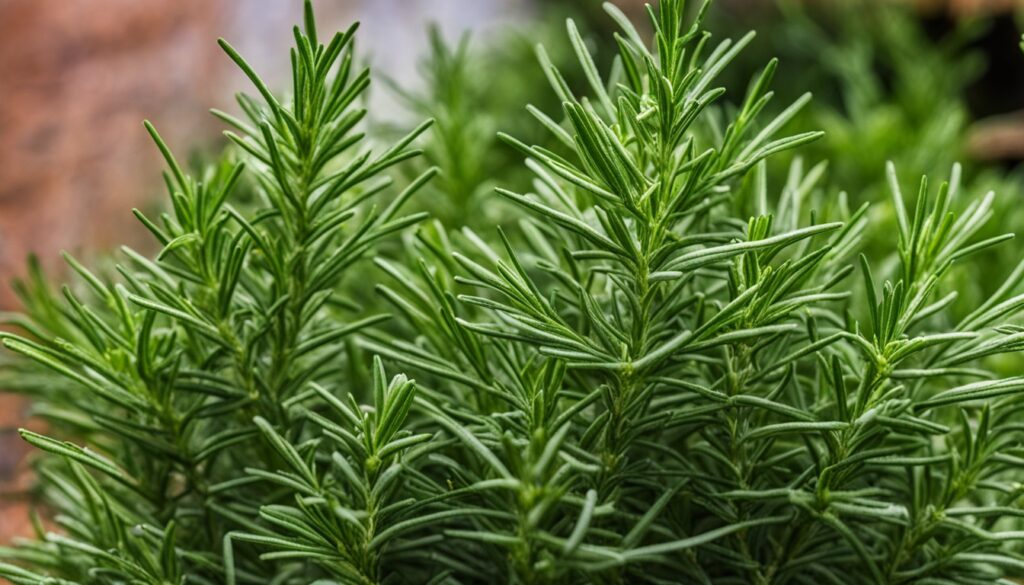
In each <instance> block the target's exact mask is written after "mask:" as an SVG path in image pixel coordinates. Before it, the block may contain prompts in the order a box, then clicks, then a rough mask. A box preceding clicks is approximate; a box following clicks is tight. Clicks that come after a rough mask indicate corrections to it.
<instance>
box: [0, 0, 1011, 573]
mask: <svg viewBox="0 0 1024 585" xmlns="http://www.w3.org/2000/svg"><path fill="white" fill-rule="evenodd" d="M704 8H706V5H705V6H704ZM606 9H607V12H608V14H609V15H610V17H611V18H612V19H613V20H614V21H615V22H616V23H617V24H618V26H619V27H620V28H621V32H620V33H619V34H617V35H616V36H615V38H614V43H610V44H609V45H608V46H609V47H612V46H614V47H615V48H617V50H618V55H617V58H616V59H615V63H614V66H613V67H612V70H611V72H610V74H607V75H605V76H602V75H601V74H600V73H599V71H598V68H597V66H596V65H595V64H594V60H593V59H592V57H591V55H590V52H589V49H588V48H587V44H586V43H585V42H584V40H583V39H582V38H581V36H580V34H579V33H578V32H577V29H576V27H575V26H574V25H573V23H572V22H571V21H570V22H569V24H568V32H569V41H570V43H569V46H570V47H571V48H572V50H573V52H574V53H575V55H576V57H577V58H578V61H579V67H580V70H581V71H582V73H583V79H584V80H585V84H584V86H583V87H582V88H581V91H577V90H574V88H572V87H571V86H570V85H569V84H568V83H567V82H566V81H565V78H564V77H563V76H562V73H561V72H560V70H559V69H558V68H556V67H554V66H553V65H552V64H551V60H550V59H549V58H548V57H547V55H546V53H545V52H544V51H543V49H541V50H540V51H539V56H540V63H541V68H542V71H543V73H544V74H545V76H546V77H547V79H548V81H550V85H551V86H552V89H553V91H554V94H555V95H556V96H557V99H558V100H559V101H560V102H561V104H562V110H561V111H560V112H554V111H548V112H542V111H541V110H539V109H536V108H529V113H530V114H532V115H533V117H534V118H535V122H536V124H537V125H538V127H539V128H541V129H543V130H545V131H546V132H548V133H549V138H548V139H547V140H548V142H547V143H546V144H548V146H547V147H544V146H531V145H528V144H526V143H523V142H521V141H520V140H518V139H517V138H516V137H513V136H507V135H504V134H502V135H500V139H501V140H503V141H504V142H505V143H506V144H508V145H509V146H510V147H511V148H514V149H516V150H517V151H519V153H520V155H521V156H520V158H523V159H525V160H526V162H525V168H526V169H527V170H528V171H529V172H530V173H531V174H532V177H533V180H532V187H531V188H530V191H531V192H530V193H527V194H523V193H519V192H515V191H512V190H507V189H505V188H502V187H499V188H498V189H497V190H496V191H495V192H494V193H493V194H491V195H490V196H489V197H491V198H494V199H498V198H500V199H501V200H502V201H503V202H504V203H503V204H504V205H507V206H508V207H509V208H514V209H516V210H517V211H516V213H515V215H514V216H513V220H512V221H508V222H503V224H506V228H505V229H496V228H491V229H488V227H487V226H486V225H485V224H484V222H477V224H476V225H475V226H473V229H470V227H462V226H449V225H446V224H444V223H442V222H440V221H438V220H437V219H431V218H429V217H428V216H429V210H430V207H431V203H430V201H420V202H418V203H417V205H418V208H419V209H424V210H425V211H418V212H403V208H404V207H405V206H406V204H407V203H410V205H411V204H412V201H415V200H416V199H417V193H418V192H419V193H424V192H428V191H426V190H424V189H423V188H424V186H425V185H428V184H429V183H430V181H431V180H432V179H433V178H434V176H435V175H436V174H438V171H439V170H440V171H441V173H442V174H443V173H445V172H446V169H444V168H443V167H442V168H441V169H438V168H436V167H425V165H418V166H417V164H416V163H415V162H414V161H410V160H409V159H414V158H415V157H416V156H417V155H418V154H419V151H418V150H417V148H415V147H414V144H415V143H416V141H417V139H418V137H420V136H421V135H423V134H424V132H426V131H427V129H428V126H429V124H423V125H421V126H419V127H417V128H416V129H415V130H413V131H412V132H411V133H409V134H408V135H406V136H404V137H403V138H401V139H399V140H397V141H396V142H395V143H393V144H390V145H385V146H379V145H377V144H376V143H375V141H373V140H371V139H370V138H366V137H364V134H363V132H362V131H361V130H360V125H361V124H362V119H363V117H364V115H365V111H364V110H363V109H361V108H360V107H359V105H358V104H359V103H361V101H360V95H361V94H362V92H363V91H364V90H365V89H366V87H367V84H368V83H369V76H368V73H367V72H366V71H358V67H357V66H356V61H355V59H354V53H353V39H354V34H355V27H353V28H351V29H349V30H348V31H346V32H344V33H339V34H337V35H335V36H333V37H331V39H330V40H329V41H328V40H327V39H326V38H324V39H321V38H320V36H319V35H318V32H317V30H316V26H315V24H314V19H313V16H312V11H311V9H310V8H309V4H308V3H307V9H306V19H305V23H304V27H303V29H302V30H300V29H296V34H295V40H296V45H295V48H294V50H293V51H292V64H293V81H294V83H293V87H292V90H291V97H290V98H289V99H288V100H283V99H281V98H279V97H277V96H276V95H275V94H274V93H272V92H271V91H270V90H269V89H268V88H267V87H266V85H265V84H264V83H263V82H262V81H261V80H260V78H259V77H258V75H257V74H256V73H255V72H253V71H252V69H251V68H250V67H249V66H248V65H247V64H246V62H245V61H244V59H243V58H242V57H241V56H239V55H238V54H237V53H236V52H235V51H234V50H233V49H232V48H231V46H230V45H228V44H227V43H225V42H222V43H221V44H222V46H223V47H224V49H225V51H226V52H227V54H228V55H229V56H230V57H231V59H233V60H234V61H235V62H236V63H237V64H238V65H239V67H240V68H241V70H242V71H243V72H244V73H245V75H247V76H248V77H249V78H250V79H251V81H252V82H253V84H254V86H255V88H256V94H257V95H256V97H249V96H240V97H239V106H240V109H241V111H242V112H243V114H244V115H243V116H242V117H241V118H236V117H234V116H232V115H229V114H226V113H222V112H215V114H216V115H217V116H218V117H219V118H220V119H222V120H223V121H224V122H225V123H226V124H227V125H228V126H230V127H231V130H230V131H228V132H227V136H228V138H229V139H230V140H231V142H232V143H233V147H232V148H230V149H229V150H228V152H227V153H226V155H225V157H224V160H223V161H221V162H219V163H217V164H213V165H211V166H210V167H209V168H206V169H203V170H201V171H199V172H197V173H196V174H190V173H189V172H188V171H187V170H186V169H185V168H183V167H182V166H180V165H179V164H178V163H177V162H176V160H175V158H174V156H173V155H172V154H171V152H170V150H169V148H168V147H167V145H166V144H164V142H163V141H162V140H161V139H160V137H159V135H158V134H157V132H156V130H155V129H153V128H152V127H151V126H148V125H147V129H148V130H149V131H150V133H151V134H152V136H153V138H154V140H155V141H156V144H157V146H158V148H159V149H160V151H161V152H162V153H163V155H164V156H165V158H166V160H167V165H168V169H169V171H168V173H167V174H166V183H167V188H168V192H169V193H170V203H171V205H170V207H169V210H168V212H167V213H165V214H161V216H160V217H158V218H149V217H146V216H145V215H143V214H142V213H140V212H136V216H137V217H138V219H139V220H140V221H141V222H142V223H143V224H144V225H145V226H146V227H147V228H148V229H149V230H150V231H151V232H152V233H153V235H154V237H155V238H156V240H157V241H158V242H159V244H160V246H161V249H160V251H159V253H158V254H157V255H155V256H154V257H148V256H146V255H144V254H141V253H138V252H134V251H132V250H127V249H126V250H124V254H123V256H122V259H121V262H120V263H119V264H117V265H116V270H115V271H113V272H110V273H106V272H102V271H90V270H89V269H87V268H86V267H85V266H83V265H82V264H81V263H79V262H78V261H76V260H75V259H73V258H71V257H68V258H67V259H68V262H69V264H70V266H71V267H72V268H73V269H74V270H75V271H76V272H77V273H78V275H79V276H80V281H79V283H78V284H77V285H76V286H74V287H64V288H62V289H61V290H60V292H56V291H53V290H52V288H51V287H50V286H49V285H48V283H47V281H46V279H45V278H44V277H43V276H42V275H41V274H40V273H39V272H38V271H33V272H32V276H31V277H30V278H29V279H27V280H26V281H25V282H23V283H21V284H20V285H19V291H20V293H21V294H22V297H23V299H24V302H25V311H26V314H25V315H24V316H15V317H12V319H11V321H12V322H14V323H15V324H16V325H18V326H19V327H20V328H21V329H22V330H23V331H22V334H20V335H16V334H10V333H5V334H3V343H4V345H6V346H7V348H8V349H10V350H12V351H13V353H14V354H17V355H19V356H20V357H19V358H18V359H14V360H12V361H11V362H10V363H9V364H8V366H7V380H8V384H9V385H10V386H11V387H12V388H14V389H16V390H19V391H22V392H25V393H27V394H30V395H31V396H33V397H34V400H35V412H36V414H37V415H38V416H39V417H41V418H43V419H45V420H47V421H49V429H50V431H49V432H50V433H52V436H44V435H41V434H36V433H33V432H30V431H23V432H22V436H23V437H24V438H25V440H27V441H28V442H29V443H31V444H32V445H34V446H35V447H37V448H38V449H39V451H40V454H39V456H38V457H37V458H36V467H37V472H38V477H39V498H40V501H41V503H42V504H44V506H45V508H44V512H45V513H44V514H43V516H45V517H46V518H47V519H48V520H46V521H43V520H40V521H39V522H38V523H37V526H38V535H37V536H38V537H37V538H36V539H35V540H30V541H25V542H21V543H18V544H17V546H15V547H13V548H9V549H4V550H3V551H2V556H3V558H5V559H6V561H7V562H3V563H0V575H2V576H4V577H6V578H7V579H9V580H11V581H12V582H13V583H16V584H18V585H24V584H31V585H36V584H44V583H46V584H70V583H80V584H94V583H96V584H100V583H102V584H107V583H109V584H115V583H116V584H121V583H137V584H170V583H174V584H178V583H232V584H240V583H274V584H292V583H295V584H299V583H310V582H316V583H319V584H321V585H327V584H331V583H592V582H598V583H635V582H651V583H715V584H719V583H755V584H769V583H772V584H782V583H893V584H896V583H922V584H925V583H931V584H942V583H949V584H952V583H999V582H1003V583H1007V582H1009V581H1007V579H1009V578H1012V577H1013V576H1015V575H1021V574H1024V558H1022V557H1021V556H1020V554H1019V548H1018V547H1017V546H1016V545H1015V543H1016V541H1018V540H1020V539H1022V538H1024V531H1022V530H1018V528H1020V526H1019V521H1018V520H1017V519H1018V518H1019V517H1020V516H1021V515H1022V512H1021V508H1020V507H1019V506H1018V499H1019V497H1020V495H1021V491H1022V489H1024V488H1022V485H1024V484H1021V483H1020V482H1019V481H1018V480H1017V478H1018V471H1017V469H1018V468H1019V467H1020V465H1021V463H1022V462H1024V458H1022V457H1024V453H1021V447H1020V446H1019V444H1018V443H1019V442H1018V440H1017V438H1016V437H1017V435H1015V434H1014V433H1015V432H1019V431H1020V428H1019V423H1018V422H1016V421H1015V418H1016V416H1017V415H1018V413H1019V411H1020V409H1021V404H1022V402H1021V398H1020V396H1021V393H1022V391H1024V377H1003V376H1001V375H1000V374H999V373H997V369H995V368H993V367H992V366H991V364H992V360H993V359H994V358H998V357H1000V356H1002V357H1003V359H1005V354H1011V353H1013V352H1016V351H1017V350H1019V349H1020V348H1021V347H1022V341H1024V329H1022V328H1021V327H1019V326H1016V325H1014V324H1013V323H1012V322H1013V319H1014V318H1015V316H1016V315H1017V314H1018V313H1019V311H1020V310H1021V309H1022V308H1024V295H1020V294H1017V293H1016V291H1017V290H1018V289H1019V285H1020V283H1021V280H1024V263H1022V264H1020V265H1018V266H1017V267H1016V268H1015V269H1013V270H1011V271H1009V274H1007V275H1006V280H1005V282H1004V284H1002V285H1001V286H999V287H998V289H997V290H996V291H995V293H994V294H992V295H991V296H988V297H987V298H985V299H983V300H982V302H980V303H979V304H978V305H977V306H975V307H973V308H972V309H971V310H969V311H966V312H965V314H966V316H965V317H962V318H961V317H957V316H956V315H957V314H956V313H954V312H952V307H953V306H954V305H955V303H956V282H955V281H953V282H950V280H949V275H950V274H951V270H952V267H953V265H954V263H955V262H957V261H960V262H963V261H964V260H965V259H967V261H968V262H969V261H970V260H969V258H970V256H971V255H972V254H974V253H977V252H981V251H983V250H987V249H988V248H990V247H991V246H994V245H996V244H1000V243H1002V242H1004V241H1005V240H1006V239H1007V238H1008V236H979V235H978V234H979V233H980V232H981V231H982V230H983V229H991V228H985V224H986V222H987V221H988V220H989V219H991V216H992V215H993V207H992V206H993V196H992V195H988V196H985V197H982V198H967V197H964V195H963V194H962V193H963V188H962V187H961V186H960V171H959V168H958V167H954V168H953V170H952V173H951V176H950V179H949V181H948V182H943V183H941V184H940V185H939V186H938V187H937V188H936V187H933V186H931V185H930V184H929V183H928V181H926V180H922V181H921V183H920V188H919V189H917V191H916V193H909V192H908V193H906V194H905V193H904V192H903V191H902V190H901V188H900V184H899V181H898V180H897V177H896V169H895V168H892V167H890V168H889V169H888V175H887V181H888V185H889V191H890V195H891V199H890V203H889V204H890V205H891V206H892V209H893V213H894V214H895V217H896V226H897V233H895V234H892V237H891V238H890V240H891V241H890V246H889V249H888V251H887V253H886V254H885V255H884V256H881V257H872V258H868V257H867V256H865V255H862V254H859V250H861V249H865V248H864V246H863V241H862V240H863V236H864V233H865V230H866V228H867V226H868V223H869V220H868V217H869V216H868V215H867V204H865V205H862V206H859V207H852V206H851V205H850V204H849V202H848V201H847V199H846V198H845V197H843V196H835V195H831V194H829V193H827V192H826V190H824V189H819V188H817V187H816V185H817V184H818V182H819V181H820V180H821V177H822V175H823V168H822V167H812V168H811V169H810V170H809V171H807V172H806V173H805V172H804V166H803V165H802V163H800V162H799V160H794V162H793V163H792V165H791V166H790V172H789V174H788V178H787V179H786V182H785V184H783V185H781V186H776V185H770V184H769V183H770V182H771V181H769V176H770V173H769V172H768V166H767V165H768V162H769V160H770V159H778V156H779V153H780V152H782V151H785V150H789V149H793V148H796V147H798V146H800V145H802V144H804V143H807V142H809V141H812V140H815V139H816V138H818V137H819V135H820V134H819V133H817V132H808V133H800V134H795V135H787V134H786V133H785V132H784V130H785V128H786V126H787V123H788V122H789V121H790V120H791V119H792V118H793V117H794V116H795V115H796V114H797V111H798V110H799V109H800V107H801V106H802V105H803V104H805V103H806V102H807V99H805V98H801V99H800V100H798V101H797V102H796V103H794V104H793V105H791V106H788V107H783V108H781V109H780V110H779V111H780V113H779V115H778V116H776V117H774V118H770V119H769V118H765V117H763V116H759V115H758V114H759V113H762V110H764V109H765V107H766V105H767V103H768V101H769V100H770V99H771V95H772V94H771V92H770V91H769V89H768V87H769V84H770V81H771V78H772V75H773V73H774V71H775V68H776V63H775V61H770V62H768V64H767V65H766V66H765V67H764V69H763V71H762V73H760V74H759V75H758V76H756V77H755V78H754V79H753V81H752V82H751V83H750V85H749V87H748V89H747V91H746V93H745V94H740V95H738V96H737V98H738V99H735V100H733V101H727V100H726V98H725V97H724V93H725V90H724V89H720V88H718V87H716V85H715V83H716V81H715V80H716V77H717V76H718V74H719V73H720V72H721V71H722V70H723V68H725V67H726V66H727V65H728V64H729V63H730V61H731V60H733V59H734V57H735V56H736V55H737V54H738V52H739V51H741V50H742V49H743V48H744V47H745V46H746V45H747V44H749V42H750V40H751V36H749V35H748V36H745V37H743V38H741V39H740V40H738V41H735V42H730V41H723V42H721V43H718V44H716V45H712V43H711V41H710V36H709V35H708V34H707V33H705V32H704V31H703V30H702V28H701V22H702V16H703V14H704V10H703V8H702V10H701V11H700V14H698V16H697V17H696V19H695V20H687V19H686V18H685V17H684V5H683V3H682V1H681V0H662V2H660V6H659V8H658V9H657V10H653V9H652V10H650V19H651V23H650V25H651V27H652V28H653V30H654V35H653V41H652V42H650V43H647V42H645V41H644V40H643V38H642V36H641V34H640V33H638V32H637V30H636V29H634V27H633V26H632V25H631V24H630V22H629V21H628V20H627V19H626V17H625V16H624V15H623V14H622V13H621V12H620V11H619V10H618V9H616V8H615V7H614V6H611V5H608V6H607V7H606ZM511 73H514V72H511ZM582 95H586V97H581V96H582ZM371 142H374V144H373V147H372V148H371V144H370V143H371ZM436 160H437V161H438V162H442V163H443V161H444V159H443V157H438V158H437V159H436ZM449 162H451V163H452V164H454V161H449ZM842 162H843V161H841V160H839V161H833V164H835V165H842ZM424 167H425V168H424ZM413 168H416V169H420V171H421V172H419V173H418V174H415V175H412V176H413V177H414V178H412V179H409V178H408V177H409V176H410V172H409V170H410V169H413ZM510 172H514V173H516V174H517V176H518V174H520V173H521V172H522V171H521V170H519V169H515V170H514V171H510ZM393 178H398V179H399V180H398V181H395V184H396V185H397V186H392V179H393ZM456 178H458V175H456ZM493 180H494V181H495V182H497V183H498V184H499V185H500V184H502V179H501V177H500V176H499V177H494V178H493ZM440 183H441V184H442V185H443V184H445V183H444V182H443V181H441V182H440ZM432 189H436V187H432ZM478 204H479V203H478ZM489 204H490V203H488V205H489ZM446 205H449V203H446ZM448 212H450V207H446V213H448ZM456 228H461V229H456ZM875 244H877V242H875ZM877 247H878V246H876V245H872V247H871V248H870V251H871V252H872V255H873V256H874V255H875V254H874V251H875V248H877ZM373 283H377V284H376V286H375V287H374V288H375V291H376V294H375V295H372V296H370V295H368V294H367V288H368V285H369V284H373ZM384 307H387V310H386V311H385V310H381V309H383V308H384ZM389 314H390V317H389V316H388V315H389ZM399 372H402V373H399ZM413 379H415V382H414V381H413ZM49 519H52V520H49Z"/></svg>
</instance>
